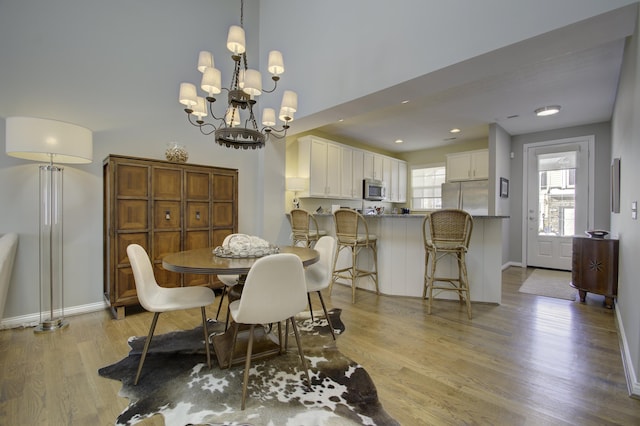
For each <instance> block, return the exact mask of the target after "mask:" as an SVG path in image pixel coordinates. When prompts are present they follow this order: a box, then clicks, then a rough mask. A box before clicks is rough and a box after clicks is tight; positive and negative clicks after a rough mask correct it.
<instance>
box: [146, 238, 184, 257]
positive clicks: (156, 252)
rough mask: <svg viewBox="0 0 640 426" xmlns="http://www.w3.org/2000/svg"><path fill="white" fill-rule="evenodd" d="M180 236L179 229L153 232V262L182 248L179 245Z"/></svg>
mask: <svg viewBox="0 0 640 426" xmlns="http://www.w3.org/2000/svg"><path fill="white" fill-rule="evenodd" d="M180 238H181V233H180V231H165V232H154V234H153V260H154V261H155V262H161V261H162V258H163V257H165V256H167V255H169V254H171V253H176V252H178V251H180V250H182V248H181V247H180Z"/></svg>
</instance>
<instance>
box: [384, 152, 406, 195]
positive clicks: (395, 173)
mask: <svg viewBox="0 0 640 426" xmlns="http://www.w3.org/2000/svg"><path fill="white" fill-rule="evenodd" d="M385 170H386V169H385ZM386 182H387V181H386V179H385V183H386ZM387 199H388V201H391V202H392V203H404V202H406V201H407V163H406V162H404V161H401V160H395V159H391V160H390V178H389V183H388V184H387Z"/></svg>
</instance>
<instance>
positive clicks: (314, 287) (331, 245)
mask: <svg viewBox="0 0 640 426" xmlns="http://www.w3.org/2000/svg"><path fill="white" fill-rule="evenodd" d="M336 246H337V244H336V239H335V238H333V237H330V236H324V237H320V239H319V240H318V242H317V243H316V245H315V246H314V249H315V250H317V251H318V252H320V260H319V261H318V262H316V263H314V264H313V265H309V266H307V268H306V269H305V271H304V277H305V281H306V283H307V300H308V302H309V312H310V313H311V321H313V308H312V306H311V296H310V294H311V293H318V297H319V298H320V303H321V304H322V310H323V311H324V316H325V318H327V322H328V323H329V329H330V330H331V335H332V336H333V340H336V335H335V332H334V331H333V325H332V324H331V318H329V313H328V312H327V307H326V305H325V303H324V299H323V298H322V290H324V289H325V288H327V287H329V284H330V283H331V279H332V276H333V259H334V257H335V255H336Z"/></svg>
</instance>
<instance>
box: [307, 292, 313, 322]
mask: <svg viewBox="0 0 640 426" xmlns="http://www.w3.org/2000/svg"><path fill="white" fill-rule="evenodd" d="M307 301H308V302H309V313H310V314H311V322H313V306H311V295H310V294H309V293H307Z"/></svg>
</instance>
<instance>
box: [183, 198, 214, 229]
mask: <svg viewBox="0 0 640 426" xmlns="http://www.w3.org/2000/svg"><path fill="white" fill-rule="evenodd" d="M208 226H209V203H195V202H189V203H187V228H206V227H208Z"/></svg>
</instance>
